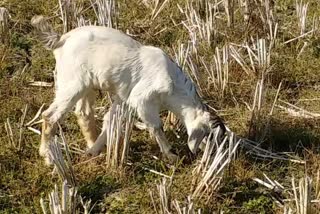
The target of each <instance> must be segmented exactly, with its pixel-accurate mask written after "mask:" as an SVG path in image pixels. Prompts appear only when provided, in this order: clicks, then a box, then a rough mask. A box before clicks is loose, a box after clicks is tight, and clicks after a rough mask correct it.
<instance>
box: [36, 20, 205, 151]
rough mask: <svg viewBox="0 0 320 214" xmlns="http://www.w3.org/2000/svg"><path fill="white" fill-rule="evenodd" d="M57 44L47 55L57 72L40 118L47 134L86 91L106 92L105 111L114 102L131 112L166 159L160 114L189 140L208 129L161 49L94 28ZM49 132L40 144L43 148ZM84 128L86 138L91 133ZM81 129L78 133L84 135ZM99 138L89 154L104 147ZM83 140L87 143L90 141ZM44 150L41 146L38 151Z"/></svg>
mask: <svg viewBox="0 0 320 214" xmlns="http://www.w3.org/2000/svg"><path fill="white" fill-rule="evenodd" d="M58 43H59V44H57V45H55V47H56V49H54V50H53V53H54V56H55V59H56V69H57V90H56V96H55V99H54V101H53V103H52V104H51V105H50V107H49V108H48V109H47V110H46V111H45V112H44V113H43V117H44V119H45V120H46V121H47V122H48V124H50V126H49V127H51V128H52V127H53V126H54V124H55V123H56V122H57V121H58V120H59V119H60V118H61V117H62V115H64V114H65V113H66V112H68V111H70V110H71V108H72V107H73V106H74V105H75V104H76V103H77V102H83V99H87V97H88V94H90V93H91V92H92V90H94V89H106V90H107V91H108V92H109V93H110V94H112V95H113V99H115V102H114V104H113V107H111V109H113V108H114V105H116V104H117V103H119V102H125V103H127V104H128V105H129V106H130V107H132V108H134V109H136V111H137V114H138V116H139V117H140V119H141V120H142V121H143V123H145V124H146V126H147V127H148V129H149V131H150V132H151V134H152V135H153V136H154V137H155V138H156V140H157V142H158V143H159V146H160V148H161V151H162V152H164V153H165V154H166V155H168V156H171V157H173V154H171V153H170V149H171V144H169V143H168V142H167V140H166V138H165V136H164V133H163V131H162V129H161V127H162V124H161V119H160V117H159V111H160V110H170V111H172V112H173V113H174V114H175V115H176V116H178V117H179V118H180V119H181V120H182V121H183V122H184V124H185V126H186V128H187V132H188V135H189V136H190V135H192V133H193V131H194V130H195V129H198V130H199V129H200V130H203V131H204V130H207V129H208V128H209V123H210V114H209V113H208V112H206V111H205V108H204V106H203V104H202V103H201V101H200V98H199V96H198V94H197V92H196V89H195V87H194V85H193V83H192V81H191V80H190V79H189V78H188V77H187V76H186V75H185V74H184V73H183V72H182V71H181V69H180V67H178V66H177V64H176V63H174V62H173V61H171V60H170V58H169V57H168V56H167V55H166V54H165V53H164V52H163V51H162V50H161V49H159V48H156V47H151V46H144V45H142V44H140V43H139V42H137V41H135V40H134V39H132V38H130V37H129V36H127V35H126V34H124V33H122V32H120V31H118V30H115V29H111V28H105V27H98V26H86V27H81V28H77V29H75V30H72V31H70V32H68V33H66V34H64V35H62V36H61V38H60V40H59V41H58ZM92 103H93V102H87V103H86V105H87V107H86V110H85V111H84V112H85V115H89V114H91V111H92V107H90V105H92ZM88 105H89V106H88ZM77 106H79V104H78V105H77ZM79 108H80V109H79ZM79 108H78V109H77V111H78V112H81V105H80V107H79ZM86 111H87V112H86ZM108 113H109V114H110V113H112V110H110V112H108ZM78 115H79V114H78ZM80 115H81V114H80ZM82 116H83V114H82ZM84 119H87V120H88V118H84ZM80 125H81V124H80ZM82 126H83V125H82ZM51 128H50V129H49V132H48V131H47V133H49V134H48V135H47V137H44V138H43V140H42V144H46V145H47V144H48V142H46V141H48V140H49V139H50V138H51V135H52V130H51ZM86 128H87V129H88V130H87V131H88V132H92V130H90V129H92V128H88V126H87V127H85V128H84V129H86ZM84 129H82V131H83V132H86V131H84ZM84 134H85V133H84ZM103 136H105V135H104V134H103V130H102V133H101V134H100V137H98V139H97V141H96V144H97V146H93V147H92V148H91V149H90V150H89V151H90V152H91V153H92V154H98V153H99V152H100V150H101V144H104V141H105V140H104V137H103ZM92 138H94V137H91V141H92ZM88 139H89V141H90V137H88V138H87V141H88ZM91 144H92V143H91ZM99 144H100V146H98V145H99ZM191 144H192V143H191ZM191 144H189V147H190V149H191V150H192V151H195V149H197V147H196V146H195V145H191ZM193 144H194V143H193ZM93 145H95V144H93ZM89 146H91V145H89ZM194 147H196V148H194ZM46 148H47V146H43V145H42V150H46ZM42 153H45V151H42Z"/></svg>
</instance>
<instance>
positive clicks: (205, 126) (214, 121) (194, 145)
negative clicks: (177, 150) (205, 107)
mask: <svg viewBox="0 0 320 214" xmlns="http://www.w3.org/2000/svg"><path fill="white" fill-rule="evenodd" d="M192 123H193V126H192V128H191V130H190V132H189V139H188V147H189V149H190V151H191V152H192V153H193V154H195V153H196V152H197V150H198V148H199V146H200V143H201V142H202V141H203V140H204V139H205V138H207V137H208V136H209V134H210V132H211V131H212V130H214V129H216V128H220V130H219V133H218V136H217V139H218V140H219V141H222V139H223V137H224V135H225V132H226V127H225V126H224V124H223V122H222V120H221V118H220V117H219V116H218V115H216V114H210V113H209V112H208V111H204V112H202V113H200V114H198V116H197V118H195V120H194V121H193V122H192Z"/></svg>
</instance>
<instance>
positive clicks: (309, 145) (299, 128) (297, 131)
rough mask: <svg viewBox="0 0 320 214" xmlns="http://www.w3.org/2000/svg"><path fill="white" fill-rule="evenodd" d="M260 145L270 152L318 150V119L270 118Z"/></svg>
mask: <svg viewBox="0 0 320 214" xmlns="http://www.w3.org/2000/svg"><path fill="white" fill-rule="evenodd" d="M269 124H270V125H269V129H268V134H267V135H266V140H265V142H264V143H262V145H261V146H262V147H264V148H265V149H268V150H270V151H272V152H276V153H277V152H292V153H295V154H297V155H302V154H303V152H304V151H305V150H312V151H314V152H320V119H309V118H308V119H307V118H296V119H290V120H280V119H278V118H272V119H271V120H270V123H269Z"/></svg>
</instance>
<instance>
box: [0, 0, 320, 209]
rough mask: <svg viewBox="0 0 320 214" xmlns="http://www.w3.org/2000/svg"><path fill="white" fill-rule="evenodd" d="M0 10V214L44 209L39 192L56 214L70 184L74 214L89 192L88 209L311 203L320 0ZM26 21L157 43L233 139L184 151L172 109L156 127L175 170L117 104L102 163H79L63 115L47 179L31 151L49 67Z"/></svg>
mask: <svg viewBox="0 0 320 214" xmlns="http://www.w3.org/2000/svg"><path fill="white" fill-rule="evenodd" d="M0 8H1V9H0V11H2V12H0V14H1V15H0V27H1V28H0V35H1V42H0V100H1V108H0V145H1V147H0V174H1V175H2V176H1V177H0V210H1V212H2V213H41V212H42V210H43V209H42V208H41V206H47V208H48V207H49V204H48V202H49V200H51V205H52V204H57V205H58V207H61V210H63V209H64V208H63V207H64V205H63V204H65V202H63V199H65V198H68V197H73V198H74V197H75V196H74V194H73V193H72V192H71V194H69V195H68V193H69V191H67V190H66V189H67V187H68V188H69V189H70V188H74V187H76V188H77V191H76V192H77V196H76V197H77V198H78V200H77V203H76V209H78V210H80V211H79V212H81V213H82V212H88V211H90V209H91V208H89V204H87V203H85V202H84V201H86V202H89V201H90V200H91V201H92V202H91V205H95V206H94V207H93V209H92V210H91V212H92V213H100V212H107V213H154V212H158V213H198V212H199V211H198V210H201V213H212V212H217V213H219V212H224V213H283V212H285V213H304V214H305V213H312V212H313V211H314V210H317V209H319V199H320V198H319V197H320V191H319V189H320V188H319V186H320V184H319V173H318V170H319V167H320V158H319V157H320V156H319V155H318V153H319V151H320V150H319V143H320V140H319V139H320V135H319V133H320V130H319V127H320V123H319V97H320V91H319V82H320V78H319V75H318V68H319V66H320V61H319V56H320V48H319V47H320V41H319V39H318V38H317V35H318V33H319V31H318V29H319V16H320V10H319V2H318V1H317V0H304V1H300V0H298V1H296V0H284V1H270V0H254V1H247V0H241V1H230V0H222V1H213V0H204V1H195V0H188V1H183V0H178V1H168V0H162V1H160V0H159V1H158V0H148V1H146V0H144V1H123V0H119V1H113V0H97V1H95V0H91V1H89V0H88V1H87V0H78V1H67V0H59V1H58V0H57V1H56V0H50V1H44V0H39V1H33V0H25V1H18V0H10V1H9V0H4V1H2V2H1V3H0ZM34 15H44V16H45V17H48V18H49V20H50V22H51V23H52V24H53V26H54V29H55V30H58V31H60V32H66V31H68V30H70V29H72V28H75V27H76V26H83V25H90V24H97V25H105V26H109V27H114V28H118V29H120V30H122V31H124V32H128V33H129V34H130V35H132V36H133V37H134V38H135V39H137V40H139V41H141V42H142V43H145V44H149V45H156V46H160V47H161V48H163V49H164V50H165V51H166V52H168V53H169V54H171V56H172V58H174V59H175V60H176V61H177V62H178V63H179V65H180V66H181V67H182V68H183V69H184V71H185V72H186V73H187V74H188V75H189V76H190V77H191V78H192V80H193V81H194V83H195V84H196V85H197V88H198V90H199V94H201V95H202V96H203V97H204V99H205V100H206V103H207V104H208V105H209V106H211V107H212V111H217V112H218V114H219V115H221V116H222V117H223V119H224V120H225V122H226V124H227V126H228V127H230V129H231V130H230V131H233V132H234V133H236V135H237V137H236V136H235V135H234V137H233V139H231V138H228V139H226V140H225V141H224V142H223V143H221V144H220V143H217V142H215V141H210V143H209V140H208V143H207V147H206V151H205V152H204V153H203V154H199V155H198V158H195V157H192V156H191V155H190V153H189V151H188V150H187V147H186V145H185V141H186V134H185V133H184V132H183V130H180V128H181V127H180V125H179V122H178V121H177V120H176V118H174V117H173V116H172V115H171V114H169V116H168V117H167V119H166V121H167V122H166V132H167V134H168V135H169V138H170V140H171V141H173V142H174V147H175V149H176V150H177V153H178V154H179V156H180V157H181V159H182V160H181V162H179V163H177V164H176V165H175V166H174V167H173V166H170V165H168V164H167V163H166V162H164V161H162V160H160V159H159V158H157V157H155V156H158V153H157V152H158V148H157V145H155V144H154V143H152V142H151V139H149V137H148V134H147V133H146V132H145V131H140V130H139V131H138V130H136V129H135V128H132V123H133V121H130V120H129V121H127V120H125V119H124V117H123V115H124V114H126V113H125V111H124V109H119V112H118V113H119V114H116V116H115V117H116V119H114V120H111V121H113V122H112V124H111V125H110V130H109V131H108V132H109V135H110V136H112V135H111V133H113V136H115V137H114V138H112V137H110V140H109V141H108V146H107V147H108V149H107V150H106V151H108V152H106V153H105V154H106V156H107V159H105V156H103V158H101V157H97V158H95V159H89V158H88V157H86V156H85V155H84V149H85V145H84V144H85V143H84V140H83V139H82V136H81V135H80V132H79V129H78V127H77V126H76V123H75V118H74V117H73V116H69V115H67V116H66V122H65V123H64V124H61V127H62V130H63V133H64V135H63V134H62V133H60V138H57V140H58V141H59V142H60V141H61V139H62V142H64V143H62V145H64V144H65V142H68V145H69V147H67V146H65V145H64V146H63V149H62V151H61V150H59V149H58V150H56V153H54V154H60V156H59V157H60V159H59V158H58V157H56V156H55V155H54V154H53V158H55V159H57V161H56V164H57V169H58V170H57V171H58V172H60V174H61V175H62V179H59V178H58V177H57V176H56V175H52V174H51V172H50V170H51V169H50V168H47V167H45V166H44V165H43V163H42V160H41V158H40V157H39V155H38V153H37V151H38V146H39V143H38V142H39V140H40V139H39V136H38V134H39V132H40V126H39V123H37V116H39V114H40V112H41V110H40V111H39V109H44V108H45V107H46V106H47V105H48V104H49V103H50V102H51V101H52V99H53V87H54V72H52V70H53V69H54V61H53V58H52V56H51V55H50V53H49V52H47V51H46V50H44V48H43V47H42V46H41V45H40V44H39V41H38V40H37V39H36V38H35V33H34V32H33V30H32V27H31V25H30V19H31V17H33V16H34ZM103 94H104V93H103ZM107 100H108V99H105V97H104V95H103V96H101V95H99V96H98V101H97V106H103V107H104V106H106V105H108V101H107ZM98 110H99V111H97V118H98V120H100V119H101V114H100V113H101V112H102V111H101V112H100V109H98ZM163 115H167V114H163ZM33 118H34V119H33ZM27 121H30V122H27ZM99 126H101V125H99ZM131 128H132V130H131ZM124 133H126V134H124ZM130 133H131V138H129V136H130ZM119 136H123V138H124V139H123V138H121V137H119ZM239 136H241V138H240V137H239ZM61 137H62V138H61ZM229 137H230V136H229ZM248 138H249V139H248ZM238 139H241V141H240V143H238ZM123 140H124V142H126V143H124V144H123ZM129 142H130V146H128V144H129ZM58 145H61V144H55V147H54V148H55V149H57V148H58V147H57V146H58ZM68 148H69V150H70V152H69V155H67V154H66V155H64V157H65V158H64V159H62V158H61V157H62V156H61V155H62V154H64V153H65V150H66V149H68ZM196 159H198V160H196ZM58 160H59V161H58ZM106 162H107V164H106ZM71 166H73V167H71ZM111 168H113V170H110V169H111ZM121 168H125V169H126V170H124V171H123V173H122V174H121V176H118V175H117V174H116V173H113V172H112V171H115V170H120V169H121ZM64 169H67V170H64ZM114 169H115V170H114ZM264 175H268V176H264ZM163 178H165V179H166V181H162V180H161V179H163ZM292 178H294V180H292ZM253 179H254V180H253ZM64 180H67V182H64ZM256 181H258V182H259V183H261V184H263V185H264V186H266V187H264V186H262V185H260V184H259V183H257V182H256ZM155 183H156V184H157V185H158V186H156V185H154V184H155ZM66 184H68V185H67V186H66ZM55 185H56V187H55ZM60 186H61V187H62V189H61V190H59V188H57V187H60ZM52 190H54V191H53V192H52ZM150 190H151V192H152V197H153V200H151V198H150ZM62 192H63V193H64V194H63V195H64V196H63V197H62V198H61V197H60V195H61V193H62ZM48 194H49V195H50V196H49V200H44V202H43V203H42V204H44V205H41V204H40V203H39V201H40V199H41V198H47V195H48ZM78 196H79V197H80V196H81V197H82V199H83V200H82V202H83V203H81V199H80V198H79V197H78ZM64 201H66V200H64ZM84 207H87V208H84ZM58 210H59V209H58ZM85 210H87V211H85ZM155 210H157V211H155ZM48 212H49V211H48ZM53 213H59V211H55V212H53Z"/></svg>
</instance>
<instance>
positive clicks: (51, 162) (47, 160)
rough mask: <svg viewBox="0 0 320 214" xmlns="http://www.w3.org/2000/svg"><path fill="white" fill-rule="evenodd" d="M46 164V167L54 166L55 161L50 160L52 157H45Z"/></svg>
mask: <svg viewBox="0 0 320 214" xmlns="http://www.w3.org/2000/svg"><path fill="white" fill-rule="evenodd" d="M44 163H45V165H46V166H52V165H53V160H52V158H50V156H49V155H48V156H45V157H44Z"/></svg>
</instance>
